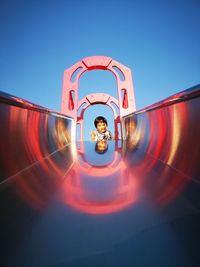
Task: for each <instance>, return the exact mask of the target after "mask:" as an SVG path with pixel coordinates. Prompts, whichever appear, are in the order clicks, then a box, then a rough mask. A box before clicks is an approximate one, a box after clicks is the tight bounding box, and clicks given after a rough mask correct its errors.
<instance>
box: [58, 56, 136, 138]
mask: <svg viewBox="0 0 200 267" xmlns="http://www.w3.org/2000/svg"><path fill="white" fill-rule="evenodd" d="M95 69H102V70H108V71H111V72H112V73H113V74H114V75H115V77H116V80H117V86H118V100H117V99H115V98H114V97H112V96H110V95H108V94H103V93H102V94H91V95H88V96H86V97H85V98H83V99H82V100H80V101H78V82H79V79H80V77H81V75H82V74H83V73H84V72H85V71H91V70H95ZM112 103H114V104H115V106H116V107H117V108H118V109H119V116H117V112H116V110H115V106H113V105H112ZM83 104H86V106H85V107H84V108H83V109H82V112H81V115H80V116H78V110H79V109H80V108H81V107H82V106H83ZM95 104H103V105H107V106H109V107H110V108H111V109H112V110H113V112H114V125H115V138H116V139H118V125H120V131H121V133H120V136H123V134H122V127H121V119H122V117H124V116H126V115H129V114H131V113H133V112H134V111H135V109H136V106H135V96H134V88H133V82H132V75H131V70H130V69H129V68H127V67H126V66H124V65H122V64H120V63H119V62H117V61H115V60H113V59H112V58H110V57H105V56H93V57H87V58H84V59H82V60H81V61H79V62H78V63H76V64H75V65H73V66H72V67H71V68H69V69H67V70H65V72H64V79H63V89H62V104H61V113H63V114H65V115H66V116H69V117H71V118H73V119H74V121H75V123H76V125H80V140H83V115H84V111H85V110H86V109H87V108H88V107H89V106H90V105H95ZM74 137H76V127H75V128H74V131H73V134H72V138H73V139H74Z"/></svg>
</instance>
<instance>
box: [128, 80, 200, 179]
mask: <svg viewBox="0 0 200 267" xmlns="http://www.w3.org/2000/svg"><path fill="white" fill-rule="evenodd" d="M124 122H125V129H126V140H127V149H128V152H127V153H128V155H129V157H131V153H132V152H133V151H135V150H137V149H139V150H140V151H143V152H145V154H148V155H150V156H152V157H153V158H155V159H158V160H160V161H161V162H162V163H164V164H167V165H168V166H170V167H172V168H174V169H175V170H176V171H178V172H180V173H181V174H184V175H186V176H187V177H189V178H191V179H193V180H196V181H198V182H200V142H199V137H200V85H198V86H195V87H193V88H190V89H188V90H185V91H183V92H180V93H178V94H176V95H173V96H171V97H169V98H167V99H165V100H163V101H161V102H159V103H156V104H154V105H152V106H149V107H146V108H144V109H142V110H139V111H137V112H135V113H134V114H132V115H130V116H128V117H126V118H124ZM142 160H144V159H141V161H142Z"/></svg>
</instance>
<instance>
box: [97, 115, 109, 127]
mask: <svg viewBox="0 0 200 267" xmlns="http://www.w3.org/2000/svg"><path fill="white" fill-rule="evenodd" d="M100 121H102V122H104V123H105V124H106V125H107V126H108V122H107V120H106V118H104V117H103V116H98V117H96V119H95V120H94V125H95V127H96V128H97V123H99V122H100Z"/></svg>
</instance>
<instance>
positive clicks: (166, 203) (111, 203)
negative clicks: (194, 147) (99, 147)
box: [0, 141, 200, 267]
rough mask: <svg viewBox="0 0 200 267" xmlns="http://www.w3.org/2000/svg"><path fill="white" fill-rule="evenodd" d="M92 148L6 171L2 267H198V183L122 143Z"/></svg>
mask: <svg viewBox="0 0 200 267" xmlns="http://www.w3.org/2000/svg"><path fill="white" fill-rule="evenodd" d="M95 147H96V143H95V142H85V143H77V144H76V149H75V147H72V146H71V145H69V144H66V145H65V146H64V147H62V148H61V149H59V150H57V151H55V152H54V153H51V154H49V155H47V156H45V157H44V158H43V159H41V160H39V161H37V162H36V163H34V164H32V166H29V167H28V168H25V169H24V170H22V171H20V172H18V173H17V174H16V175H11V176H10V177H9V174H10V170H9V169H8V176H7V179H4V180H3V181H2V183H1V185H0V205H1V217H0V226H1V233H0V238H1V240H0V244H1V256H0V263H1V265H2V266H59V267H64V266H199V264H200V256H199V236H200V228H199V225H200V213H199V211H200V194H199V192H200V184H199V183H198V181H197V180H194V179H192V177H189V176H188V175H184V174H183V173H181V172H178V171H177V170H175V169H173V168H172V167H170V166H169V165H167V164H165V163H163V162H162V161H160V160H157V159H156V158H155V157H153V156H151V155H150V154H147V153H145V152H143V150H142V149H139V148H133V147H132V148H131V149H130V145H129V144H128V143H126V142H121V141H118V142H115V141H108V143H107V150H106V152H105V153H98V151H96V150H95ZM4 176H5V177H6V169H4Z"/></svg>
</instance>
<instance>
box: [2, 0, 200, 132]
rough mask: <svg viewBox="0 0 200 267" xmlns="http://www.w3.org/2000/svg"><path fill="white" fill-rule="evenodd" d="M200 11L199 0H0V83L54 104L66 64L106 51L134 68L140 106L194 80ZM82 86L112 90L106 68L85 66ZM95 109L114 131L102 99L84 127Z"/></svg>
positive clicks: (199, 71)
mask: <svg viewBox="0 0 200 267" xmlns="http://www.w3.org/2000/svg"><path fill="white" fill-rule="evenodd" d="M199 14H200V1H199V0H182V1H181V0H179V1H177V0H174V1H170V0H168V1H164V0H163V1H156V0H146V1H144V0H136V1H134V0H132V1H127V0H123V1H117V0H116V1H114V0H112V1H109V0H107V1H106V0H101V1H95V0H93V1H89V0H88V1H87V0H85V1H81V0H78V1H77V0H74V1H66V0H65V1H64V0H63V1H59V0H57V1H56V0H54V1H53V0H49V1H42V0H40V1H39V0H38V1H31V0H29V1H28V0H26V1H18V0H0V34H1V38H0V40H1V41H0V48H1V49H0V90H2V91H5V92H7V93H10V94H13V95H16V96H19V97H22V98H24V99H27V100H29V101H31V102H34V103H37V104H39V105H42V106H45V107H48V108H50V109H54V110H57V111H59V110H60V102H61V89H62V79H63V71H64V70H65V69H66V68H68V67H70V66H71V65H73V64H74V63H76V62H77V61H79V60H80V59H82V58H83V57H87V56H92V55H105V56H110V57H112V58H113V59H115V60H117V61H119V62H121V63H122V64H124V65H126V66H128V67H129V68H131V69H132V71H133V79H134V86H135V96H136V104H137V109H140V108H142V107H145V106H147V105H150V104H153V103H155V102H157V101H160V100H162V99H163V98H166V97H168V96H170V95H171V94H174V93H176V92H178V91H182V90H184V89H187V88H189V87H191V86H193V85H196V84H198V83H199V78H200V20H199ZM79 89H80V91H79V92H80V98H82V97H83V96H85V95H87V94H88V93H91V92H94V91H97V92H100V91H102V92H107V93H110V94H112V95H113V96H117V94H116V92H117V91H116V90H117V89H116V82H115V78H114V77H113V76H112V74H111V73H110V72H106V71H92V72H87V73H85V74H84V75H83V76H82V78H81V80H80V87H79ZM104 110H105V112H104ZM95 112H96V114H97V115H98V114H99V113H101V114H104V113H105V114H106V116H107V117H108V119H109V121H110V124H111V125H110V127H111V130H112V129H113V128H112V127H113V125H112V123H111V119H112V112H111V111H110V110H109V108H107V107H104V106H103V107H101V110H100V107H99V106H94V107H93V108H90V109H88V110H86V113H85V118H86V120H87V124H86V127H87V129H89V130H90V128H93V125H92V126H90V124H92V122H91V120H93V118H91V115H90V114H92V115H93V116H95V114H94V113H95Z"/></svg>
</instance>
